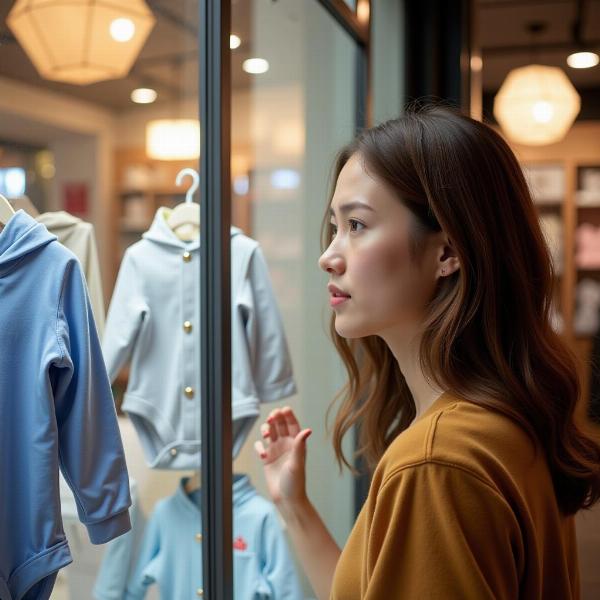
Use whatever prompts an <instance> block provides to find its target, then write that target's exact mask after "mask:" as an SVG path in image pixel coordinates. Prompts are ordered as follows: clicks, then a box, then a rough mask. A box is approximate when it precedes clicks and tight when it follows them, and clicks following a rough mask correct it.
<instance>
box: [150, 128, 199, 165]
mask: <svg viewBox="0 0 600 600" xmlns="http://www.w3.org/2000/svg"><path fill="white" fill-rule="evenodd" d="M146 154H147V155H148V158H154V159H157V160H192V159H196V158H198V157H199V156H200V122H199V121H198V120H197V119H157V120H155V121H150V122H149V123H148V124H147V125H146Z"/></svg>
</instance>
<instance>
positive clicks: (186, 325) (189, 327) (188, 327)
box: [183, 321, 192, 333]
mask: <svg viewBox="0 0 600 600" xmlns="http://www.w3.org/2000/svg"><path fill="white" fill-rule="evenodd" d="M183 330H184V331H185V332H186V333H191V331H192V324H191V323H190V322H189V321H186V322H185V323H184V324H183Z"/></svg>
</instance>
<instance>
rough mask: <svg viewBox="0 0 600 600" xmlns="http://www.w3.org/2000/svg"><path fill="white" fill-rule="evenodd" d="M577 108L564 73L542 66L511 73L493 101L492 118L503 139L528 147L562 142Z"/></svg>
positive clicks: (579, 102) (530, 66)
mask: <svg viewBox="0 0 600 600" xmlns="http://www.w3.org/2000/svg"><path fill="white" fill-rule="evenodd" d="M580 107H581V99H580V97H579V94H578V93H577V90H576V89H575V88H574V87H573V84H572V83H571V82H570V81H569V78H568V77H567V76H566V74H565V73H564V71H563V70H562V69H560V68H558V67H548V66H544V65H528V66H526V67H520V68H518V69H513V70H512V71H511V72H510V73H509V74H508V75H507V76H506V79H505V80H504V82H503V83H502V86H501V87H500V90H499V91H498V93H497V94H496V97H495V98H494V116H495V117H496V119H497V120H498V123H500V126H501V127H502V129H503V130H504V132H505V133H506V135H507V137H508V138H509V139H510V140H512V141H514V142H518V143H520V144H527V145H530V146H543V145H544V144H551V143H553V142H557V141H559V140H560V139H562V138H563V137H564V136H565V134H566V133H567V131H568V130H569V129H570V127H571V125H572V124H573V121H574V120H575V117H577V115H578V114H579V109H580Z"/></svg>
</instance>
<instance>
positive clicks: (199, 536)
mask: <svg viewBox="0 0 600 600" xmlns="http://www.w3.org/2000/svg"><path fill="white" fill-rule="evenodd" d="M196 541H197V542H201V541H202V534H201V533H197V534H196Z"/></svg>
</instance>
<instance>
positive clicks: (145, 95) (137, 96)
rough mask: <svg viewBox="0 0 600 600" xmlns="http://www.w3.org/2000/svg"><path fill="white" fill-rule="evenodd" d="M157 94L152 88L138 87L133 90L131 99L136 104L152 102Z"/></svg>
mask: <svg viewBox="0 0 600 600" xmlns="http://www.w3.org/2000/svg"><path fill="white" fill-rule="evenodd" d="M157 96H158V94H157V93H156V90H153V89H152V88H137V89H135V90H133V92H131V100H132V101H133V102H135V103H136V104H152V103H153V102H154V101H155V100H156V97H157Z"/></svg>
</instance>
